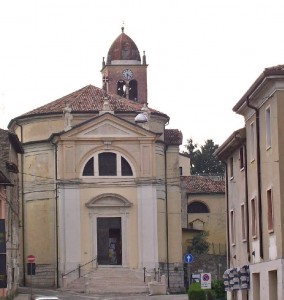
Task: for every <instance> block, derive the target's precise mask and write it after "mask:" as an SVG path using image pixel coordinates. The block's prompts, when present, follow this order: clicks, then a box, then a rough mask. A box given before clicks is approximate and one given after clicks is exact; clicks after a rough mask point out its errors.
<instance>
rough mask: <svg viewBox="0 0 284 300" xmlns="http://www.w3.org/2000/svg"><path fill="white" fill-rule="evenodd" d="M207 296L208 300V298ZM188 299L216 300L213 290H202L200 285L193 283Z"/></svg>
mask: <svg viewBox="0 0 284 300" xmlns="http://www.w3.org/2000/svg"><path fill="white" fill-rule="evenodd" d="M206 295H207V298H206ZM188 297H189V299H190V300H214V299H215V298H214V292H212V291H211V290H207V289H206V290H202V289H201V286H200V283H197V282H195V283H192V284H191V285H190V286H189V289H188Z"/></svg>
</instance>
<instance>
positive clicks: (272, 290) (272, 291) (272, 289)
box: [268, 270, 280, 300]
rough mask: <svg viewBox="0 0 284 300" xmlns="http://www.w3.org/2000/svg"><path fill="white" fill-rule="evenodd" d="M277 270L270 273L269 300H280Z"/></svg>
mask: <svg viewBox="0 0 284 300" xmlns="http://www.w3.org/2000/svg"><path fill="white" fill-rule="evenodd" d="M277 282H278V278H277V270H273V271H269V272H268V289H269V300H274V299H280V298H279V297H278V293H277V286H278V284H277Z"/></svg>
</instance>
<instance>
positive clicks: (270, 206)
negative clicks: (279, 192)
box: [266, 189, 274, 232]
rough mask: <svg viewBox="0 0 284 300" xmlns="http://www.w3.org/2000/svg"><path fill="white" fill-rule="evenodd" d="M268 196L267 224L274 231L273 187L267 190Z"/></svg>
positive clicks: (270, 230) (269, 229)
mask: <svg viewBox="0 0 284 300" xmlns="http://www.w3.org/2000/svg"><path fill="white" fill-rule="evenodd" d="M266 198H267V226H268V231H269V232H272V231H273V227H274V220H273V201H272V190H271V189H269V190H267V192H266Z"/></svg>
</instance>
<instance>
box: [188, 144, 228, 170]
mask: <svg viewBox="0 0 284 300" xmlns="http://www.w3.org/2000/svg"><path fill="white" fill-rule="evenodd" d="M185 147H186V149H187V150H188V152H185V154H187V155H188V156H189V158H190V166H191V170H190V171H191V174H192V175H202V174H204V175H216V174H221V175H223V174H224V171H225V168H224V164H223V163H222V162H221V161H220V160H218V159H216V158H215V157H214V156H213V153H214V152H215V151H216V150H217V149H218V147H219V146H218V145H216V144H214V141H213V140H211V139H209V140H207V141H205V144H204V145H201V146H200V148H199V147H198V144H196V143H194V142H193V140H192V139H189V140H187V144H186V145H185Z"/></svg>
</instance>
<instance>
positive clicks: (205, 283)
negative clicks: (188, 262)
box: [201, 273, 211, 289]
mask: <svg viewBox="0 0 284 300" xmlns="http://www.w3.org/2000/svg"><path fill="white" fill-rule="evenodd" d="M201 288H202V289H211V273H201Z"/></svg>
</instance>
